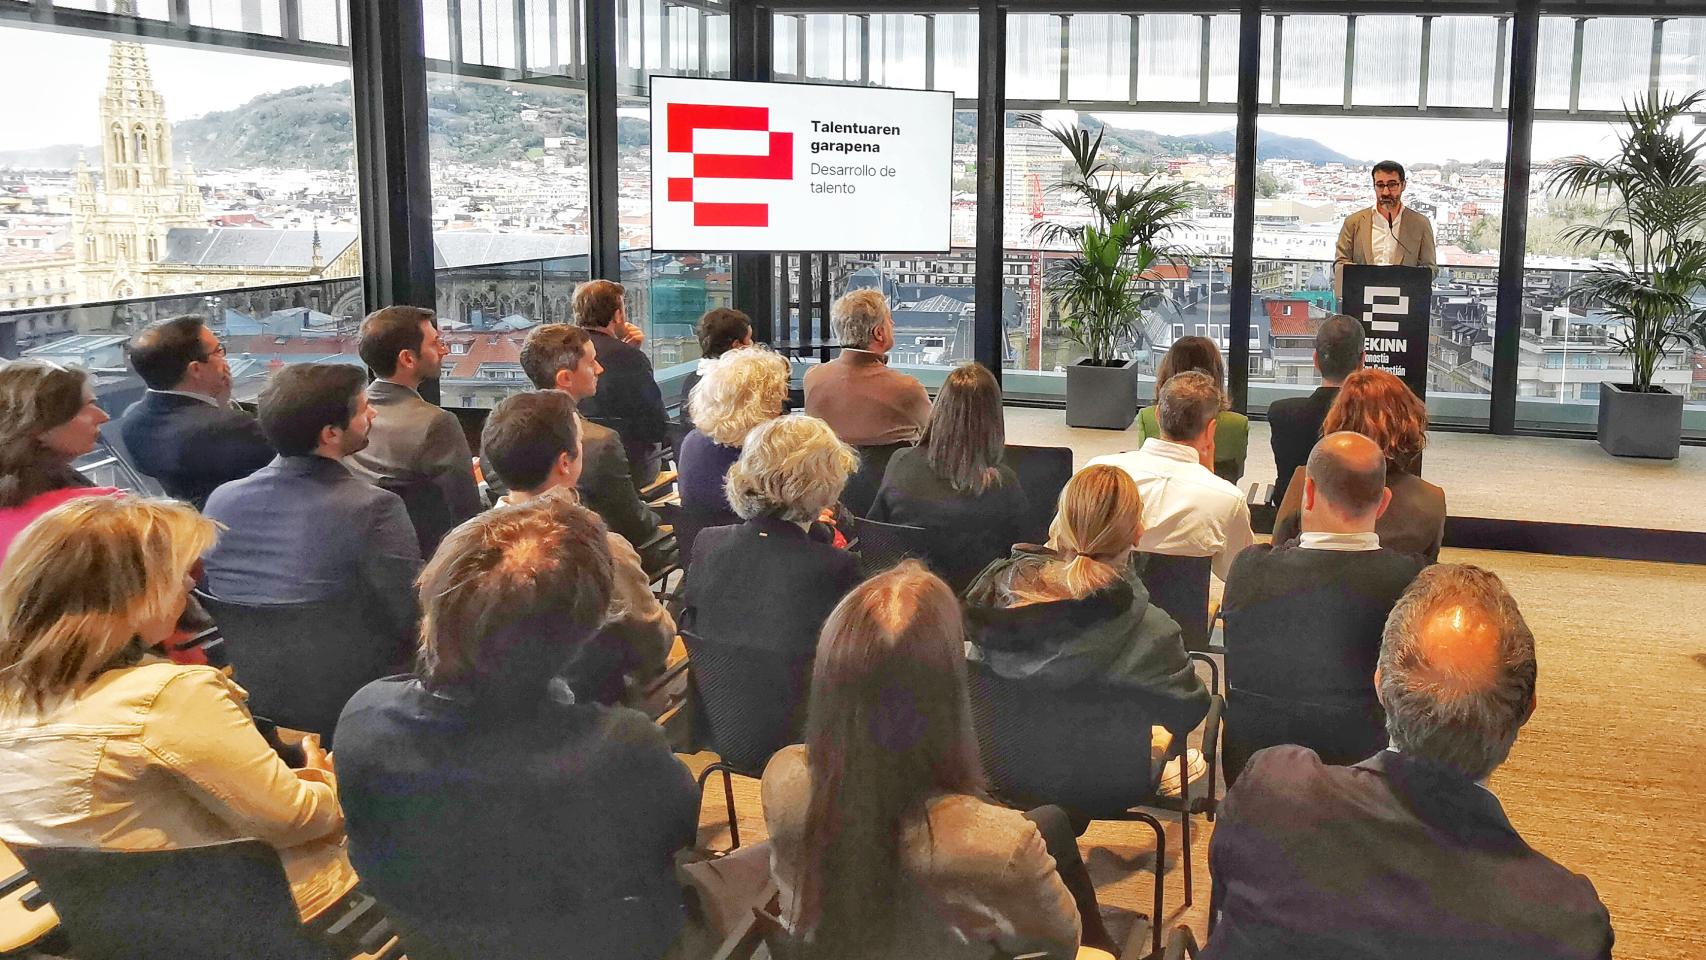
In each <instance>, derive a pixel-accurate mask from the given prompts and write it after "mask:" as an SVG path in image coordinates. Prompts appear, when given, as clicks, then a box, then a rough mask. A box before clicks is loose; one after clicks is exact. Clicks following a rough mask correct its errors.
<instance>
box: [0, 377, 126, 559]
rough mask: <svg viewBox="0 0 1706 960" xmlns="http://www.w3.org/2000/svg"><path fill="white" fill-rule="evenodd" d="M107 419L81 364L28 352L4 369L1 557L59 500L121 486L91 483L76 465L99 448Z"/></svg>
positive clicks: (0, 388)
mask: <svg viewBox="0 0 1706 960" xmlns="http://www.w3.org/2000/svg"><path fill="white" fill-rule="evenodd" d="M107 419H108V418H107V414H106V411H104V410H102V409H101V408H100V407H99V406H96V404H95V392H94V390H93V389H91V387H90V385H89V376H88V374H86V373H83V372H82V371H81V370H68V369H66V368H65V367H61V366H59V365H58V364H52V363H39V362H36V361H30V360H26V361H20V362H18V363H12V364H7V365H6V367H5V368H4V369H0V558H4V557H5V556H6V552H7V550H8V549H9V548H10V547H11V545H12V540H13V539H14V538H16V537H17V536H18V534H19V533H21V532H22V531H23V529H24V528H25V527H27V526H29V525H30V521H32V520H34V519H35V518H37V517H39V516H41V515H42V514H44V513H46V512H48V511H49V510H52V509H53V508H54V507H57V506H59V505H60V504H62V503H64V502H65V501H67V500H73V499H76V498H77V497H88V496H102V495H111V494H114V493H117V492H118V491H117V490H115V489H112V488H110V487H96V486H93V485H91V484H90V483H89V481H88V480H85V479H84V478H83V475H82V474H80V473H78V472H77V471H76V470H75V469H73V468H72V466H71V464H72V462H73V461H75V460H76V459H77V458H78V457H81V456H83V455H84V454H86V453H88V452H89V451H91V450H93V449H95V444H96V443H97V442H99V441H100V438H101V424H103V423H106V422H107Z"/></svg>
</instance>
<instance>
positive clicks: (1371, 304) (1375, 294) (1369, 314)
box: [1362, 287, 1410, 333]
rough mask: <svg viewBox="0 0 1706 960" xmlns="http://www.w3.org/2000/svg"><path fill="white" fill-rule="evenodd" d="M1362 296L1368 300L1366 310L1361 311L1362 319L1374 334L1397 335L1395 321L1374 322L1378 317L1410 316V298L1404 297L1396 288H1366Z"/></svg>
mask: <svg viewBox="0 0 1706 960" xmlns="http://www.w3.org/2000/svg"><path fill="white" fill-rule="evenodd" d="M1363 295H1364V296H1366V297H1367V298H1368V309H1367V310H1365V311H1363V315H1362V319H1363V320H1364V321H1365V322H1366V323H1367V324H1368V327H1369V329H1370V330H1371V331H1373V332H1375V333H1397V332H1398V323H1397V321H1395V320H1376V319H1374V318H1375V317H1376V316H1378V315H1386V316H1399V317H1406V316H1409V315H1410V298H1409V297H1406V296H1404V291H1402V290H1400V289H1399V288H1397V287H1366V288H1364V290H1363Z"/></svg>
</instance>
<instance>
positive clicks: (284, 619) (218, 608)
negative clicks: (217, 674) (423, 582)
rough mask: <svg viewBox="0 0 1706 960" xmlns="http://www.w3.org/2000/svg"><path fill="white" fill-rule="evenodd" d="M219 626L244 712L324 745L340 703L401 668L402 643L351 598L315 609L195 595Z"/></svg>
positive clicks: (316, 604) (319, 604)
mask: <svg viewBox="0 0 1706 960" xmlns="http://www.w3.org/2000/svg"><path fill="white" fill-rule="evenodd" d="M196 597H197V599H199V600H200V601H201V603H202V606H204V607H206V608H207V612H208V613H210V614H212V615H213V619H214V621H215V622H216V623H218V624H219V629H220V632H221V633H223V634H224V636H225V643H224V651H225V655H226V658H227V660H229V662H230V664H231V668H232V671H233V672H234V673H235V675H236V678H237V682H238V683H240V684H242V685H243V689H245V690H247V691H248V692H249V709H250V711H252V712H253V713H254V714H255V715H256V716H260V717H266V718H267V719H269V720H272V721H274V722H275V723H278V724H280V725H281V726H286V727H291V728H293V729H296V730H307V731H311V732H313V733H317V734H320V736H321V738H322V739H323V740H324V742H325V743H326V745H327V746H330V745H331V742H332V733H333V730H334V729H335V728H336V726H337V722H338V714H340V713H342V712H343V709H344V704H345V703H348V702H349V698H350V697H351V696H353V695H354V694H355V692H356V691H357V690H360V689H361V688H362V687H363V686H364V685H366V684H367V683H369V682H371V681H373V680H377V679H379V678H380V677H384V676H389V675H391V674H393V673H397V672H398V671H399V670H401V669H403V668H404V667H405V666H406V663H407V647H406V644H405V643H404V641H403V639H402V638H400V637H397V636H395V635H392V634H390V633H388V632H386V631H383V630H380V629H376V628H375V627H374V626H372V624H371V621H370V619H369V616H368V615H367V612H366V609H365V608H366V607H367V605H366V604H364V603H362V602H360V601H359V600H357V599H355V598H354V597H353V596H352V597H345V598H340V599H333V600H324V601H316V602H313V603H292V604H244V603H232V602H230V601H227V600H221V599H219V598H218V597H215V596H212V595H209V594H206V593H200V592H198V593H197V594H196Z"/></svg>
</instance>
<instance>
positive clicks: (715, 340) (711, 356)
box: [681, 307, 752, 423]
mask: <svg viewBox="0 0 1706 960" xmlns="http://www.w3.org/2000/svg"><path fill="white" fill-rule="evenodd" d="M694 333H695V334H696V335H697V336H698V338H699V362H698V363H697V364H695V365H694V367H693V372H692V373H689V374H688V375H687V378H686V379H684V380H683V381H682V382H681V397H682V404H681V419H682V421H683V422H688V423H691V422H692V402H691V399H692V396H693V387H694V386H695V385H696V384H698V382H699V380H700V378H702V377H704V376H705V374H707V373H710V372H711V368H712V367H714V366H716V365H717V361H718V360H720V359H722V356H723V354H725V353H728V352H729V351H730V350H739V349H740V348H741V347H750V346H752V318H751V317H748V316H747V315H746V314H744V313H741V312H740V311H739V310H736V309H735V308H733V307H714V308H712V309H710V310H707V311H705V315H704V316H702V317H700V318H699V325H698V327H697V328H696V329H695V330H694Z"/></svg>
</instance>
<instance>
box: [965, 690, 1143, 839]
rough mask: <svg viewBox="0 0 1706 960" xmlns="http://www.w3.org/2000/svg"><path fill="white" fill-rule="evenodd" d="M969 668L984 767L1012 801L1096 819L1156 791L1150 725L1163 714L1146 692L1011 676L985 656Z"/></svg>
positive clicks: (1119, 811)
mask: <svg viewBox="0 0 1706 960" xmlns="http://www.w3.org/2000/svg"><path fill="white" fill-rule="evenodd" d="M966 668H967V672H968V675H969V676H968V679H969V681H970V692H971V715H972V724H973V726H974V727H975V728H976V729H977V741H978V749H979V752H981V753H982V755H983V767H984V772H986V773H987V774H988V775H989V782H990V786H991V787H993V788H994V790H995V792H996V794H997V795H999V796H1000V797H1002V799H1004V800H1006V801H1007V802H1008V803H1009V804H1010V805H1013V806H1018V807H1021V808H1024V809H1030V808H1032V807H1039V806H1042V805H1044V804H1050V803H1052V804H1057V805H1059V806H1061V807H1064V808H1065V809H1067V810H1069V811H1072V812H1074V813H1078V814H1081V815H1084V816H1088V817H1091V818H1096V817H1112V816H1118V815H1119V814H1122V813H1124V812H1125V811H1126V810H1128V809H1130V808H1131V807H1132V806H1134V805H1136V804H1139V803H1142V802H1144V801H1145V800H1147V799H1149V798H1151V797H1152V796H1154V794H1155V789H1156V786H1157V781H1158V779H1159V772H1158V771H1157V770H1153V769H1152V767H1151V764H1150V762H1149V747H1150V739H1151V735H1150V728H1151V727H1153V726H1154V725H1155V723H1156V721H1157V720H1159V719H1160V712H1159V711H1158V710H1157V709H1155V707H1154V705H1153V704H1152V703H1151V699H1150V698H1149V697H1147V696H1145V695H1144V694H1143V692H1142V691H1139V690H1131V689H1118V690H1116V689H1112V688H1101V689H1098V688H1094V687H1088V688H1086V687H1074V688H1071V689H1063V688H1060V687H1052V686H1049V685H1046V684H1043V683H1040V682H1038V681H1036V680H1010V679H1007V678H1005V677H1002V676H999V675H997V674H996V673H995V672H994V671H993V670H991V669H990V668H989V667H988V666H987V665H985V664H983V663H980V662H977V661H970V662H968V663H967V664H966Z"/></svg>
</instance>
